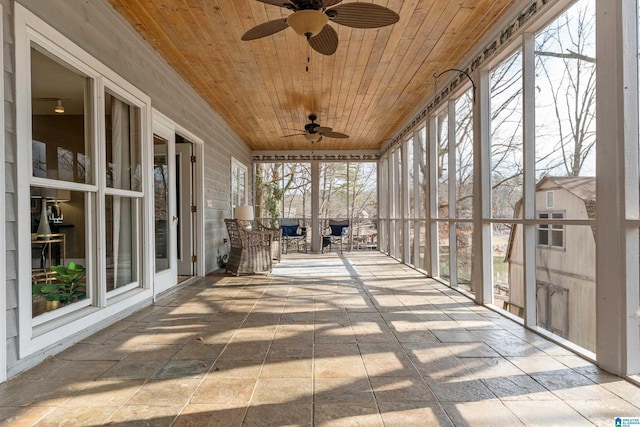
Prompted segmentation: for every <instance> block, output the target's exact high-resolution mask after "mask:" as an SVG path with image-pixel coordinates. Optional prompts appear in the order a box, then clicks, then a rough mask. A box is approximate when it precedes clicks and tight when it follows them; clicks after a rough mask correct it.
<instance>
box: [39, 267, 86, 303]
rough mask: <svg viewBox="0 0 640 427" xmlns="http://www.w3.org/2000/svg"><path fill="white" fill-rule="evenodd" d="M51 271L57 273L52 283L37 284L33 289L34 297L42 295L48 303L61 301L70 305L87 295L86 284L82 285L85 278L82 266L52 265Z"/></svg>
mask: <svg viewBox="0 0 640 427" xmlns="http://www.w3.org/2000/svg"><path fill="white" fill-rule="evenodd" d="M51 271H53V272H55V273H56V277H55V279H54V280H53V281H52V282H51V283H45V284H43V285H40V284H37V285H34V286H33V287H32V294H33V295H40V296H42V297H44V299H45V300H47V301H60V303H61V304H69V303H72V302H74V301H76V300H78V299H82V298H84V297H85V296H86V295H87V292H86V289H85V283H80V281H81V280H82V279H84V277H85V269H84V267H83V266H82V265H80V264H76V263H75V262H70V263H69V264H67V265H66V266H64V265H52V266H51Z"/></svg>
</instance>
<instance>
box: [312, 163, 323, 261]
mask: <svg viewBox="0 0 640 427" xmlns="http://www.w3.org/2000/svg"><path fill="white" fill-rule="evenodd" d="M311 230H312V231H311V252H313V253H318V252H320V251H321V250H322V237H321V236H322V233H321V230H320V163H319V162H318V161H317V160H312V161H311Z"/></svg>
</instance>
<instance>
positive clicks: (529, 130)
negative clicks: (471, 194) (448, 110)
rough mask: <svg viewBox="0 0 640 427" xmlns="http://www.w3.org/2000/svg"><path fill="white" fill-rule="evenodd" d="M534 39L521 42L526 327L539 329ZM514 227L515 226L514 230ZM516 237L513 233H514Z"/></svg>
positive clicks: (527, 35)
mask: <svg viewBox="0 0 640 427" xmlns="http://www.w3.org/2000/svg"><path fill="white" fill-rule="evenodd" d="M534 48H535V39H534V35H533V34H532V33H526V34H524V36H523V41H522V82H523V95H522V102H523V105H522V114H523V117H522V132H523V144H522V146H523V153H522V159H523V178H522V179H523V189H522V199H523V215H524V224H523V225H522V228H523V230H522V234H523V267H524V277H523V281H524V307H525V309H524V324H525V325H526V326H529V327H536V326H537V320H536V319H537V317H538V313H537V304H536V286H537V285H536V226H535V224H527V221H529V220H533V219H535V216H536V212H535V195H536V177H535V173H536V172H535V156H536V152H535V85H536V81H535V54H534ZM514 227H515V226H514ZM512 233H513V231H512Z"/></svg>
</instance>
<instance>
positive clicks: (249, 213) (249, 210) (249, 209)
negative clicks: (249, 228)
mask: <svg viewBox="0 0 640 427" xmlns="http://www.w3.org/2000/svg"><path fill="white" fill-rule="evenodd" d="M233 216H234V218H235V219H241V220H243V221H253V206H251V205H240V206H236V208H235V210H234V211H233Z"/></svg>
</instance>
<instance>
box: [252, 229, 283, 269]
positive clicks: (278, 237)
mask: <svg viewBox="0 0 640 427" xmlns="http://www.w3.org/2000/svg"><path fill="white" fill-rule="evenodd" d="M254 229H255V230H256V231H266V232H268V233H271V259H272V260H273V261H275V262H280V258H281V256H280V252H281V250H282V247H281V246H282V245H281V241H282V229H280V228H272V227H267V226H266V225H264V224H263V223H262V222H260V221H255V222H254Z"/></svg>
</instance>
